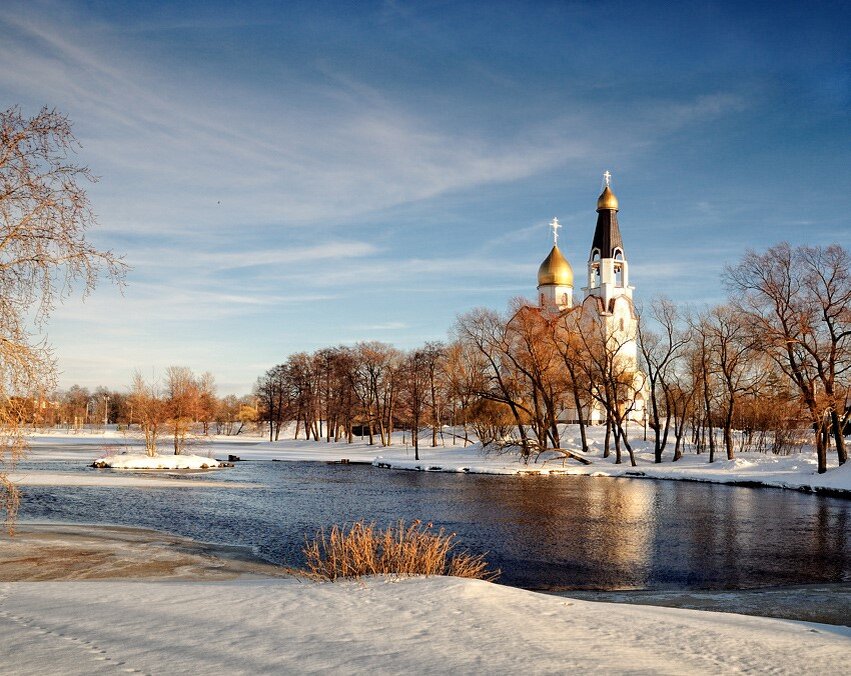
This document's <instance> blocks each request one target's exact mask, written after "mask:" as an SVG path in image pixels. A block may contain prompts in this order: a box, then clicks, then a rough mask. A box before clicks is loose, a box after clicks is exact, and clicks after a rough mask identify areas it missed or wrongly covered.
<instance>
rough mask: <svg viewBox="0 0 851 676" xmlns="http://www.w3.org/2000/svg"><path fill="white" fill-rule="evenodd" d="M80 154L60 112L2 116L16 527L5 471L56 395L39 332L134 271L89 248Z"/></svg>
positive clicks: (4, 415)
mask: <svg viewBox="0 0 851 676" xmlns="http://www.w3.org/2000/svg"><path fill="white" fill-rule="evenodd" d="M78 147H79V146H78V143H77V141H76V139H75V137H74V135H73V133H72V131H71V122H70V121H69V120H68V118H67V117H66V116H65V115H63V114H61V113H59V112H56V111H55V110H49V109H47V108H44V109H42V110H41V112H40V113H39V114H38V115H36V116H34V117H30V118H28V117H25V116H24V115H23V114H22V113H21V111H20V110H19V109H18V108H9V109H7V110H5V111H2V112H0V492H2V493H3V495H4V496H5V503H6V514H7V517H8V519H7V521H8V523H10V524H11V522H12V518H13V517H14V513H15V507H16V506H17V498H18V494H17V491H16V489H15V487H14V486H13V485H12V484H11V483H10V482H9V480H8V478H7V476H6V473H5V472H4V471H3V469H4V468H7V467H8V466H9V464H10V463H14V462H15V460H16V459H17V458H18V457H20V455H21V453H22V452H23V450H24V448H25V442H24V439H23V438H22V436H21V434H20V428H21V415H22V413H23V411H22V405H23V402H26V401H27V400H29V401H32V399H33V398H39V399H40V398H41V396H42V394H43V393H46V392H48V391H50V390H52V389H53V386H54V376H55V369H54V365H55V362H54V359H53V355H52V354H51V352H50V348H49V346H48V345H47V344H46V343H45V342H44V341H40V340H38V339H37V338H36V337H35V335H34V331H35V330H37V329H39V328H40V327H41V326H43V324H44V322H45V321H46V320H47V318H48V316H49V315H50V312H51V310H52V309H53V308H54V307H55V305H56V303H57V302H58V301H59V300H61V299H62V298H64V297H66V296H68V295H69V294H70V293H71V292H72V290H73V289H75V288H81V289H82V292H83V294H84V295H85V294H86V293H88V292H90V291H91V290H92V289H93V288H94V287H95V284H96V282H97V280H98V278H99V276H100V273H101V272H106V275H107V276H108V277H110V278H112V279H113V280H115V281H118V282H121V280H122V276H123V271H124V264H123V263H122V262H121V259H120V258H119V257H117V256H116V255H115V254H113V253H112V252H110V251H100V250H98V249H96V248H95V247H93V246H92V245H91V244H90V243H89V242H88V240H87V239H86V231H87V230H88V228H89V227H90V226H92V225H93V224H94V223H95V217H94V213H93V211H92V208H91V204H90V202H89V199H88V196H87V194H86V184H88V183H90V182H92V181H94V180H95V178H94V176H93V175H92V173H91V172H90V171H89V170H88V169H87V168H86V167H84V166H81V165H78V164H75V163H74V162H73V161H72V155H73V154H74V153H75V152H76V151H77V149H78Z"/></svg>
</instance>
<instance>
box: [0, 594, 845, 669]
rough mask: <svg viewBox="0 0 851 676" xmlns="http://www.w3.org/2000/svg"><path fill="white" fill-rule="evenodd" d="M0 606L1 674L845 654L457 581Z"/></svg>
mask: <svg viewBox="0 0 851 676" xmlns="http://www.w3.org/2000/svg"><path fill="white" fill-rule="evenodd" d="M0 598H2V606H0V623H1V624H2V626H3V631H2V632H0V658H2V660H3V671H4V673H6V674H16V675H23V674H43V673H53V674H98V673H116V672H119V671H123V672H134V671H135V672H140V671H141V672H146V673H168V674H197V673H227V674H256V673H307V672H323V673H346V674H349V673H364V672H372V673H458V674H479V673H489V674H517V673H580V674H583V673H585V674H591V673H594V674H598V673H668V674H675V673H679V674H685V673H688V674H717V673H725V672H760V673H762V672H775V673H785V674H808V673H843V672H844V671H846V670H847V666H848V661H847V659H848V653H849V648H851V640H850V639H851V630H849V629H847V628H844V627H836V626H830V625H821V624H810V623H805V622H791V621H785V620H775V619H765V618H755V617H746V616H741V615H729V614H723V613H714V612H702V611H691V610H679V609H670V608H652V607H647V606H618V605H615V604H608V603H593V602H587V601H578V600H573V599H566V598H560V597H553V596H546V595H543V594H536V593H534V592H527V591H523V590H520V589H513V588H510V587H503V586H499V585H495V584H490V583H487V582H481V581H476V580H461V579H457V578H413V579H402V580H398V579H390V578H373V579H368V580H364V581H360V582H349V583H336V584H328V583H326V584H321V583H310V582H304V581H298V580H259V581H249V580H245V581H232V582H216V583H212V582H183V581H172V582H159V583H157V582H153V583H152V582H139V581H134V582H128V581H114V582H113V581H108V582H34V583H31V582H13V583H5V584H0ZM187 627H191V630H187Z"/></svg>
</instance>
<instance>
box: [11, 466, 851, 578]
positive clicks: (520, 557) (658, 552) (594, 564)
mask: <svg viewBox="0 0 851 676" xmlns="http://www.w3.org/2000/svg"><path fill="white" fill-rule="evenodd" d="M57 469H59V468H57ZM61 469H62V470H63V471H68V470H69V469H71V470H74V469H79V471H92V470H87V469H83V468H77V467H74V466H71V465H68V464H65V465H63V466H62V467H61ZM217 478H221V479H224V480H227V481H232V482H234V483H239V482H257V483H261V484H264V485H265V487H264V488H261V489H245V490H218V489H202V488H198V489H192V490H174V489H136V488H128V489H117V488H94V487H93V488H62V487H30V488H27V489H26V498H25V502H24V508H23V511H22V517H23V518H25V519H31V520H56V521H60V520H64V521H71V522H83V523H85V522H91V523H117V524H124V525H134V526H143V527H149V528H157V529H160V530H166V531H169V532H173V533H176V534H179V535H184V536H188V537H193V538H196V539H199V540H204V541H208V542H221V543H226V544H237V545H243V546H247V547H251V548H252V550H253V551H254V552H255V553H256V554H257V555H259V556H261V557H263V558H264V559H267V560H270V561H274V562H278V563H287V564H295V565H298V564H299V563H300V560H301V552H300V550H301V546H302V543H303V541H304V537H305V535H311V534H312V533H313V532H315V531H316V530H317V529H318V528H320V527H323V526H328V525H331V524H334V523H344V522H351V521H353V520H356V519H359V518H366V519H369V520H375V521H376V522H378V523H379V524H382V525H383V524H387V523H389V522H391V521H394V520H396V519H398V518H404V519H407V520H411V519H423V520H424V521H432V522H434V523H435V525H437V526H443V527H445V528H446V529H447V530H448V531H451V532H456V533H457V534H458V540H459V542H460V544H461V545H462V546H464V547H467V548H469V549H470V550H471V551H474V552H481V551H487V552H489V554H488V557H487V558H488V560H489V561H490V562H491V563H492V564H493V565H495V566H498V567H500V568H502V569H503V577H502V581H503V582H505V583H507V584H513V585H518V586H523V587H528V588H534V589H666V588H674V589H695V588H704V589H723V588H745V587H758V586H775V585H789V584H802V583H810V582H835V581H840V580H844V581H847V580H851V554H849V551H848V549H849V547H848V545H849V540H851V537H849V535H851V534H849V513H851V502H849V501H846V500H840V499H836V498H828V497H823V496H817V495H807V494H802V493H796V492H793V491H782V490H773V489H752V488H743V487H734V486H722V485H713V484H699V483H691V482H676V481H647V480H634V479H604V478H587V477H524V478H517V477H493V476H471V475H452V474H436V473H420V472H392V471H384V470H375V469H372V468H369V467H358V466H348V467H346V466H327V465H324V464H319V463H265V462H250V463H240V464H239V465H237V467H236V468H234V469H233V470H228V471H227V472H223V473H221V474H218V475H217ZM186 480H187V481H192V480H193V478H192V477H189V478H187V479H186Z"/></svg>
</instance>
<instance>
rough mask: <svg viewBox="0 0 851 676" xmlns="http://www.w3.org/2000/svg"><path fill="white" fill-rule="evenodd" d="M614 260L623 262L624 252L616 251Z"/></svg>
mask: <svg viewBox="0 0 851 676" xmlns="http://www.w3.org/2000/svg"><path fill="white" fill-rule="evenodd" d="M614 259H615V260H616V261H622V260H623V251H621V250H620V249H615V255H614Z"/></svg>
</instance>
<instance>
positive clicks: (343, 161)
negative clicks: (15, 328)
mask: <svg viewBox="0 0 851 676" xmlns="http://www.w3.org/2000/svg"><path fill="white" fill-rule="evenodd" d="M669 4H671V5H674V6H673V7H672V6H669ZM849 29H851V11H849V6H848V4H847V3H839V2H836V3H830V2H822V3H798V2H795V3H783V2H775V3H739V2H735V3H733V2H731V3H721V2H701V3H689V2H683V3H642V2H624V3H618V2H588V3H585V2H574V3H566V2H555V3H548V2H529V3H522V2H481V3H455V2H368V1H364V2H357V3H354V2H350V3H331V2H305V3H298V2H288V3H249V2H243V3H232V2H221V3H218V2H197V3H191V2H184V3H172V2H162V3H159V2H144V3H137V2H55V3H54V2H40V1H38V0H36V1H32V0H29V1H27V2H20V3H18V2H15V1H12V2H5V3H4V6H3V12H2V13H0V63H2V64H3V68H2V69H0V105H2V106H3V107H4V108H5V107H8V106H10V105H15V104H18V105H20V106H21V107H22V108H23V110H24V112H25V113H33V114H34V113H35V112H37V111H38V109H39V108H40V107H41V106H42V105H48V106H51V107H56V108H57V109H59V110H61V111H63V112H65V113H67V114H68V115H69V116H70V117H71V119H72V120H73V121H74V123H75V131H76V134H77V136H78V138H79V140H80V141H81V143H82V144H83V149H82V151H81V153H80V156H79V159H80V160H81V161H82V162H84V163H86V164H88V165H89V167H90V168H91V169H92V170H93V171H94V172H95V173H96V174H97V175H99V176H100V177H101V180H100V182H99V183H97V184H96V185H94V186H92V188H91V190H90V196H91V198H92V200H93V202H94V206H95V209H96V211H97V214H98V227H97V228H96V229H94V230H93V231H92V232H91V239H92V241H93V242H94V243H96V244H97V245H98V246H100V247H103V248H110V249H113V250H115V251H117V252H123V253H124V254H125V255H126V262H127V263H128V264H129V265H130V266H131V267H132V270H131V272H130V273H129V275H128V285H127V287H126V289H125V290H124V293H123V295H122V294H121V293H119V292H118V291H117V290H116V289H114V288H110V287H109V286H108V285H107V284H102V285H101V286H100V287H99V288H98V290H97V291H96V292H95V294H94V295H92V296H91V297H89V298H88V299H87V300H86V301H85V302H82V301H80V300H79V299H78V298H73V299H71V300H69V301H66V302H65V303H64V304H63V305H62V306H61V307H59V308H58V309H57V311H56V312H55V313H54V316H53V318H52V320H51V322H50V324H49V326H48V337H49V339H50V341H51V342H52V344H53V345H54V347H55V349H56V353H57V356H58V358H59V364H60V368H61V370H62V375H61V379H60V382H61V385H63V386H68V385H71V384H72V383H79V384H81V385H87V386H95V385H98V384H104V385H108V386H111V387H123V386H126V385H127V384H128V383H129V381H130V377H131V373H132V371H133V370H134V369H135V368H139V369H141V370H142V371H143V372H145V373H162V372H163V371H164V370H165V368H166V367H167V366H169V365H171V364H180V365H188V366H191V367H192V368H193V369H195V370H197V371H204V370H210V371H212V372H213V373H214V374H215V375H216V377H217V380H218V382H219V388H220V393H222V394H224V393H228V392H236V393H244V392H247V391H248V390H249V389H250V387H251V384H252V382H253V381H254V379H255V378H256V377H257V376H258V375H259V374H260V373H262V372H263V371H264V370H265V369H266V368H268V367H269V366H271V365H273V364H275V363H278V362H280V361H282V360H284V359H285V358H286V356H287V355H288V354H289V353H291V352H295V351H299V350H313V349H316V348H318V347H321V346H325V345H334V344H338V343H341V342H354V341H357V340H382V341H386V342H391V343H394V344H396V345H398V346H400V347H403V348H409V347H413V346H415V345H418V344H420V343H422V342H423V341H425V340H433V339H441V338H445V336H446V332H447V330H448V329H449V328H450V327H451V325H452V323H453V322H454V319H455V317H456V316H457V314H459V313H461V312H464V311H466V310H468V309H470V308H472V307H476V306H482V305H484V306H489V307H493V308H497V309H503V308H505V307H506V305H507V303H508V301H509V300H510V299H512V298H514V297H516V296H519V295H526V296H532V297H534V286H535V273H536V270H537V266H538V265H539V263H540V261H541V260H542V259H543V258H544V256H546V254H547V252H548V250H549V246H550V241H551V240H550V234H549V230H548V226H547V223H548V222H549V221H550V220H551V219H552V217H553V216H558V217H559V219H560V220H561V222H562V223H563V224H564V225H565V228H564V229H563V230H562V231H561V237H560V240H559V244H560V246H561V248H562V250H563V251H564V252H565V254H566V255H567V257H568V259H569V260H570V261H571V263H572V264H573V266H574V270H575V272H576V275H577V278H578V279H581V278H582V276H583V271H584V266H585V261H586V259H587V256H588V250H589V248H590V243H591V237H592V234H593V228H594V224H595V218H596V214H595V212H594V208H595V202H596V197H597V194H598V193H599V190H600V186H601V174H602V172H603V171H604V170H606V169H608V170H610V171H611V172H612V174H613V181H612V185H613V188H614V190H615V192H616V194H617V195H618V198H619V199H620V205H621V212H620V221H621V229H622V232H623V236H624V240H625V247H626V251H627V256H628V259H629V261H630V266H631V267H630V272H631V275H630V276H631V281H632V282H633V283H634V284H635V286H636V297H637V299H638V300H639V301H641V300H644V301H649V300H650V298H651V297H652V296H653V295H654V294H657V293H666V294H667V295H669V296H670V297H672V298H674V299H675V300H678V301H681V302H683V303H692V304H701V303H711V302H716V301H718V300H720V299H722V298H723V295H724V292H723V289H722V287H721V282H720V272H721V270H722V269H723V266H724V264H725V263H728V262H734V261H736V260H737V258H738V257H739V256H740V255H741V254H742V253H743V251H744V250H745V249H747V248H748V247H753V248H757V249H760V248H765V247H767V246H770V245H772V244H774V243H776V242H779V241H781V240H787V241H790V242H792V243H794V244H799V243H808V244H827V243H831V242H837V241H838V242H840V243H843V244H845V245H846V246H847V245H848V244H849V233H851V224H850V223H849V217H848V214H849V211H851V198H849V186H851V145H849V139H851V134H849V132H851V125H850V124H849V110H851V75H849V74H851V57H849V47H848V43H849V41H848V35H849V32H851V31H850V30H849Z"/></svg>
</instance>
